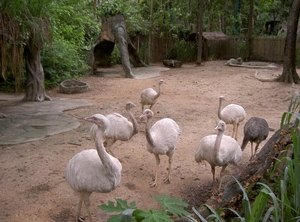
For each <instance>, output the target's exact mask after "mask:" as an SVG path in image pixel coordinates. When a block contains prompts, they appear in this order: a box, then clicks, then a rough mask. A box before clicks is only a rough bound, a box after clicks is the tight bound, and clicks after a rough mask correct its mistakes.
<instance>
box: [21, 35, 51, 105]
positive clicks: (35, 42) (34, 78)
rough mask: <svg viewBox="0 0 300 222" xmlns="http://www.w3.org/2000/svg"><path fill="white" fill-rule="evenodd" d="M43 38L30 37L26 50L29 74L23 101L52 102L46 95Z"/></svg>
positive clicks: (27, 71) (26, 64)
mask: <svg viewBox="0 0 300 222" xmlns="http://www.w3.org/2000/svg"><path fill="white" fill-rule="evenodd" d="M42 45H43V41H42V37H39V36H37V35H34V33H32V35H30V39H29V41H28V42H27V44H26V46H25V50H24V55H25V67H26V73H27V85H26V94H25V97H24V98H23V100H29V101H38V102H43V101H44V100H51V98H50V97H49V96H47V95H46V92H45V86H44V70H43V66H42V63H41V48H42Z"/></svg>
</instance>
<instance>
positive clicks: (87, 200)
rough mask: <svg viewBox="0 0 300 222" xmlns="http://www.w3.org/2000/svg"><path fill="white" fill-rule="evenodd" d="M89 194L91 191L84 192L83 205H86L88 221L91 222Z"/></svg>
mask: <svg viewBox="0 0 300 222" xmlns="http://www.w3.org/2000/svg"><path fill="white" fill-rule="evenodd" d="M90 196H91V193H84V196H83V198H84V199H83V200H84V205H85V207H86V210H87V213H88V215H89V221H90V222H92V215H91V212H90V206H91V201H90Z"/></svg>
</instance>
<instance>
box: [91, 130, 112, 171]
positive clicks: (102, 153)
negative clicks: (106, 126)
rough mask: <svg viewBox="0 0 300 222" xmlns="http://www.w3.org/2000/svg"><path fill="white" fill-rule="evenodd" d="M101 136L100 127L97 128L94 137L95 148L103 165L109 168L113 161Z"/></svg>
mask: <svg viewBox="0 0 300 222" xmlns="http://www.w3.org/2000/svg"><path fill="white" fill-rule="evenodd" d="M102 138H103V132H102V130H101V129H99V128H98V129H97V131H96V137H95V145H96V150H97V152H98V155H99V158H100V160H101V162H102V163H103V165H105V166H106V168H107V169H108V170H110V169H111V166H112V165H113V163H112V161H111V158H110V155H109V154H108V153H107V152H106V150H105V147H104V145H103V139H102Z"/></svg>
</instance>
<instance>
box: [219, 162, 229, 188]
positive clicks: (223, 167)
mask: <svg viewBox="0 0 300 222" xmlns="http://www.w3.org/2000/svg"><path fill="white" fill-rule="evenodd" d="M226 167H227V165H225V166H222V170H221V172H220V184H219V188H218V189H219V190H220V189H221V185H222V179H223V176H224V174H225V169H226Z"/></svg>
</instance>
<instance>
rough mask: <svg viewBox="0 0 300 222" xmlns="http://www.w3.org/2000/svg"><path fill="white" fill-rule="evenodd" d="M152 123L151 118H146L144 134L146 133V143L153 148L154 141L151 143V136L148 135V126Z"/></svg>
mask: <svg viewBox="0 0 300 222" xmlns="http://www.w3.org/2000/svg"><path fill="white" fill-rule="evenodd" d="M151 122H152V116H148V117H147V122H146V124H145V133H146V139H147V141H148V143H149V144H150V145H151V146H153V145H154V141H153V138H152V135H151V133H150V124H151Z"/></svg>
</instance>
